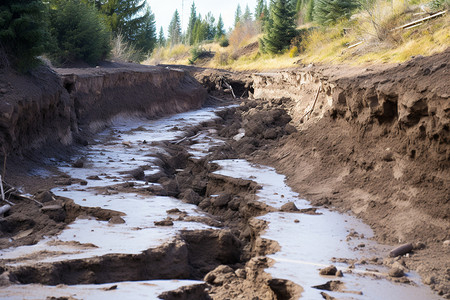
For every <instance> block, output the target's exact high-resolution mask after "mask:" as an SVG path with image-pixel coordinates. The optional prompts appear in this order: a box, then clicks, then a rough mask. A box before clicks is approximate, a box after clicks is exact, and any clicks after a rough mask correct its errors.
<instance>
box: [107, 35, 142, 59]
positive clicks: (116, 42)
mask: <svg viewBox="0 0 450 300" xmlns="http://www.w3.org/2000/svg"><path fill="white" fill-rule="evenodd" d="M111 48H112V49H111V58H112V59H114V60H118V61H125V62H136V63H139V62H141V61H142V60H143V59H144V58H145V57H144V54H143V53H142V51H139V50H138V49H137V48H136V47H135V46H134V45H133V44H131V43H129V42H127V41H126V40H125V37H124V36H123V35H122V34H120V33H119V34H117V35H116V36H115V37H114V38H113V39H112V40H111Z"/></svg>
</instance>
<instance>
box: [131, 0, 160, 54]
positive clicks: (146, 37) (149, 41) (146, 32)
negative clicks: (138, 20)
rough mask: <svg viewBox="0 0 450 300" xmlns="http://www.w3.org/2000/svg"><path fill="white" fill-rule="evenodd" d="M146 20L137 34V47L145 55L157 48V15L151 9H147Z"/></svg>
mask: <svg viewBox="0 0 450 300" xmlns="http://www.w3.org/2000/svg"><path fill="white" fill-rule="evenodd" d="M145 15H146V16H147V18H146V19H144V22H143V24H142V26H141V27H140V28H139V29H138V32H137V34H136V46H137V47H138V48H139V49H141V50H142V51H143V52H144V53H149V52H152V51H153V49H154V48H155V46H156V42H157V39H156V22H155V15H154V14H153V13H152V11H151V9H150V7H147V11H146V14H145Z"/></svg>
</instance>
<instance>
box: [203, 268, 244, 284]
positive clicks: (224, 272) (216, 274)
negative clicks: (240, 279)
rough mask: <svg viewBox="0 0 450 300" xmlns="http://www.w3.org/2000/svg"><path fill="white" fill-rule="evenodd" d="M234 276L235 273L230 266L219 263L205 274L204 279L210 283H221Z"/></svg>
mask: <svg viewBox="0 0 450 300" xmlns="http://www.w3.org/2000/svg"><path fill="white" fill-rule="evenodd" d="M235 277H236V274H235V273H234V270H233V269H232V268H231V267H230V266H226V265H221V266H218V267H217V268H215V269H214V270H212V271H211V272H209V273H208V274H206V276H205V278H204V280H205V281H206V282H208V283H210V284H214V285H222V284H223V283H224V282H228V281H230V280H231V279H233V278H235Z"/></svg>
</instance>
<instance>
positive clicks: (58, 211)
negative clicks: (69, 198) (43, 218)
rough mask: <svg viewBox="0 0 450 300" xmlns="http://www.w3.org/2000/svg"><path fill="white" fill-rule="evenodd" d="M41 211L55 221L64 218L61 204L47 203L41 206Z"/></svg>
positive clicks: (64, 214)
mask: <svg viewBox="0 0 450 300" xmlns="http://www.w3.org/2000/svg"><path fill="white" fill-rule="evenodd" d="M41 212H43V213H44V214H46V215H47V216H49V217H50V219H52V220H54V221H56V222H62V221H64V220H65V219H66V211H65V210H64V208H63V207H62V206H61V205H56V204H55V205H47V206H44V207H42V208H41Z"/></svg>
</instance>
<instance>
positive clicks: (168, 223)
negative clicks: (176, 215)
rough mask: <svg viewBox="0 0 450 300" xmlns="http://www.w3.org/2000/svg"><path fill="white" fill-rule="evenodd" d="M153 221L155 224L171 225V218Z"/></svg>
mask: <svg viewBox="0 0 450 300" xmlns="http://www.w3.org/2000/svg"><path fill="white" fill-rule="evenodd" d="M154 223H155V225H156V226H173V222H172V221H171V220H162V221H155V222H154Z"/></svg>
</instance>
